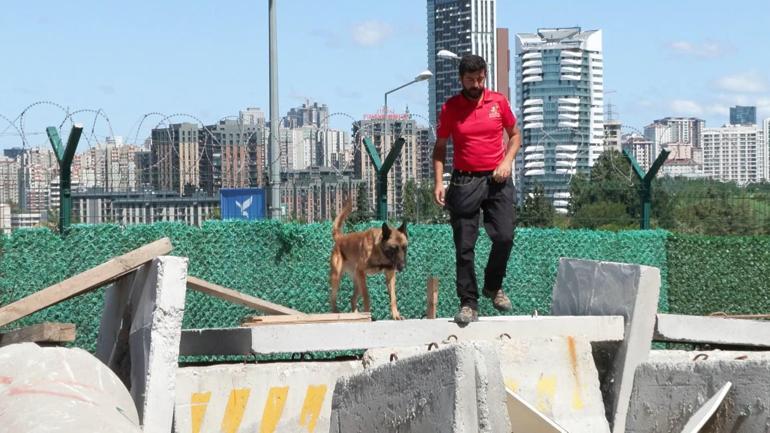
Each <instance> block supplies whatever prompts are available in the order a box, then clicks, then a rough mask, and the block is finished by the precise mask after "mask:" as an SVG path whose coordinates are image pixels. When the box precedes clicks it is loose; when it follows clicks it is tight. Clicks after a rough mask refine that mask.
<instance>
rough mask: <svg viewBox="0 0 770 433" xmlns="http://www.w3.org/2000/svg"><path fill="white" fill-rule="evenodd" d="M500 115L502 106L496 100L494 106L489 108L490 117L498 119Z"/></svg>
mask: <svg viewBox="0 0 770 433" xmlns="http://www.w3.org/2000/svg"><path fill="white" fill-rule="evenodd" d="M499 117H500V106H499V105H497V103H496V102H495V103H494V104H493V105H492V107H491V108H490V109H489V118H490V119H497V118H499Z"/></svg>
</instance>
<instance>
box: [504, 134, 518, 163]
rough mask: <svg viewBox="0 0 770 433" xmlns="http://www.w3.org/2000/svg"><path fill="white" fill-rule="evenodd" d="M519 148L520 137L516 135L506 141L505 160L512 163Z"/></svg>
mask: <svg viewBox="0 0 770 433" xmlns="http://www.w3.org/2000/svg"><path fill="white" fill-rule="evenodd" d="M520 148H521V135H520V134H516V135H514V136H512V137H511V138H509V139H508V148H507V149H506V151H505V159H507V160H508V161H511V162H512V161H513V160H514V158H516V154H517V153H518V152H519V149H520Z"/></svg>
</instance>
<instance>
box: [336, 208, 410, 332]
mask: <svg viewBox="0 0 770 433" xmlns="http://www.w3.org/2000/svg"><path fill="white" fill-rule="evenodd" d="M352 209H353V204H352V203H351V202H350V201H348V202H347V203H346V204H345V207H344V208H343V209H342V212H340V214H339V215H337V218H335V219H334V226H333V227H332V237H333V238H334V248H332V255H331V260H330V265H331V269H330V272H329V283H330V284H331V293H330V294H329V303H330V304H331V309H332V311H333V312H335V313H336V312H338V311H339V310H337V292H338V291H339V288H340V278H341V277H342V273H343V272H345V273H346V274H348V275H350V276H351V278H353V297H352V298H351V300H350V305H351V310H352V311H353V312H355V311H357V310H358V305H357V304H358V296H361V297H362V298H363V301H364V311H366V312H371V305H370V303H369V290H368V289H367V287H366V276H367V275H371V274H376V273H379V272H384V273H385V282H386V284H387V286H388V294H389V295H390V315H391V316H392V317H393V319H394V320H401V315H400V314H399V313H398V305H397V303H396V272H397V271H402V270H404V268H405V267H406V248H407V246H408V244H409V242H408V240H407V234H406V223H403V224H401V227H399V228H398V229H396V230H394V229H392V228H390V226H388V224H387V223H383V224H382V228H381V229H378V228H373V229H369V230H366V231H363V232H353V233H347V234H345V233H342V224H343V223H344V222H345V219H346V218H347V217H348V215H350V212H351V210H352Z"/></svg>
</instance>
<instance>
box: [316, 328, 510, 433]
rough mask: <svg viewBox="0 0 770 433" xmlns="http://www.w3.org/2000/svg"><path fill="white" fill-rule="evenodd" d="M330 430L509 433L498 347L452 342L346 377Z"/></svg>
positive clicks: (340, 384)
mask: <svg viewBox="0 0 770 433" xmlns="http://www.w3.org/2000/svg"><path fill="white" fill-rule="evenodd" d="M329 431H330V432H333V433H341V432H358V431H360V432H364V431H366V432H373V433H377V432H393V431H398V432H402V433H409V432H415V433H416V432H420V433H432V432H436V433H438V432H442V433H446V432H454V433H464V432H474V433H475V432H484V433H508V432H510V424H509V423H508V418H507V411H506V408H505V391H504V386H503V380H502V376H501V374H500V366H499V363H498V361H497V359H496V355H495V349H494V348H493V347H492V346H491V345H490V344H489V343H481V342H475V343H460V344H453V345H450V346H448V347H445V348H442V349H439V350H433V351H430V352H426V353H424V354H422V355H418V356H414V357H411V358H408V359H405V360H398V361H395V362H393V363H390V364H387V365H382V366H380V367H377V368H373V369H369V370H366V371H364V372H363V373H361V374H358V375H354V376H351V377H349V378H343V379H341V380H340V381H339V382H337V385H336V387H335V389H334V397H333V400H332V416H331V428H330V430H329Z"/></svg>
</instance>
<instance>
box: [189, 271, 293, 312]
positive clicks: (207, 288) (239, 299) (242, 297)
mask: <svg viewBox="0 0 770 433" xmlns="http://www.w3.org/2000/svg"><path fill="white" fill-rule="evenodd" d="M187 287H189V288H191V289H193V290H197V291H199V292H202V293H205V294H207V295H211V296H216V297H217V298H220V299H224V300H225V301H228V302H232V303H234V304H239V305H245V306H246V307H249V308H251V309H254V310H257V311H261V312H263V313H268V314H288V315H296V316H302V315H304V314H305V313H303V312H302V311H297V310H293V309H291V308H289V307H284V306H283V305H280V304H274V303H272V302H268V301H265V300H264V299H260V298H257V297H256V296H251V295H247V294H245V293H241V292H239V291H237V290H233V289H228V288H227V287H222V286H220V285H217V284H214V283H209V282H208V281H206V280H201V279H200V278H195V277H193V276H189V275H188V276H187Z"/></svg>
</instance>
